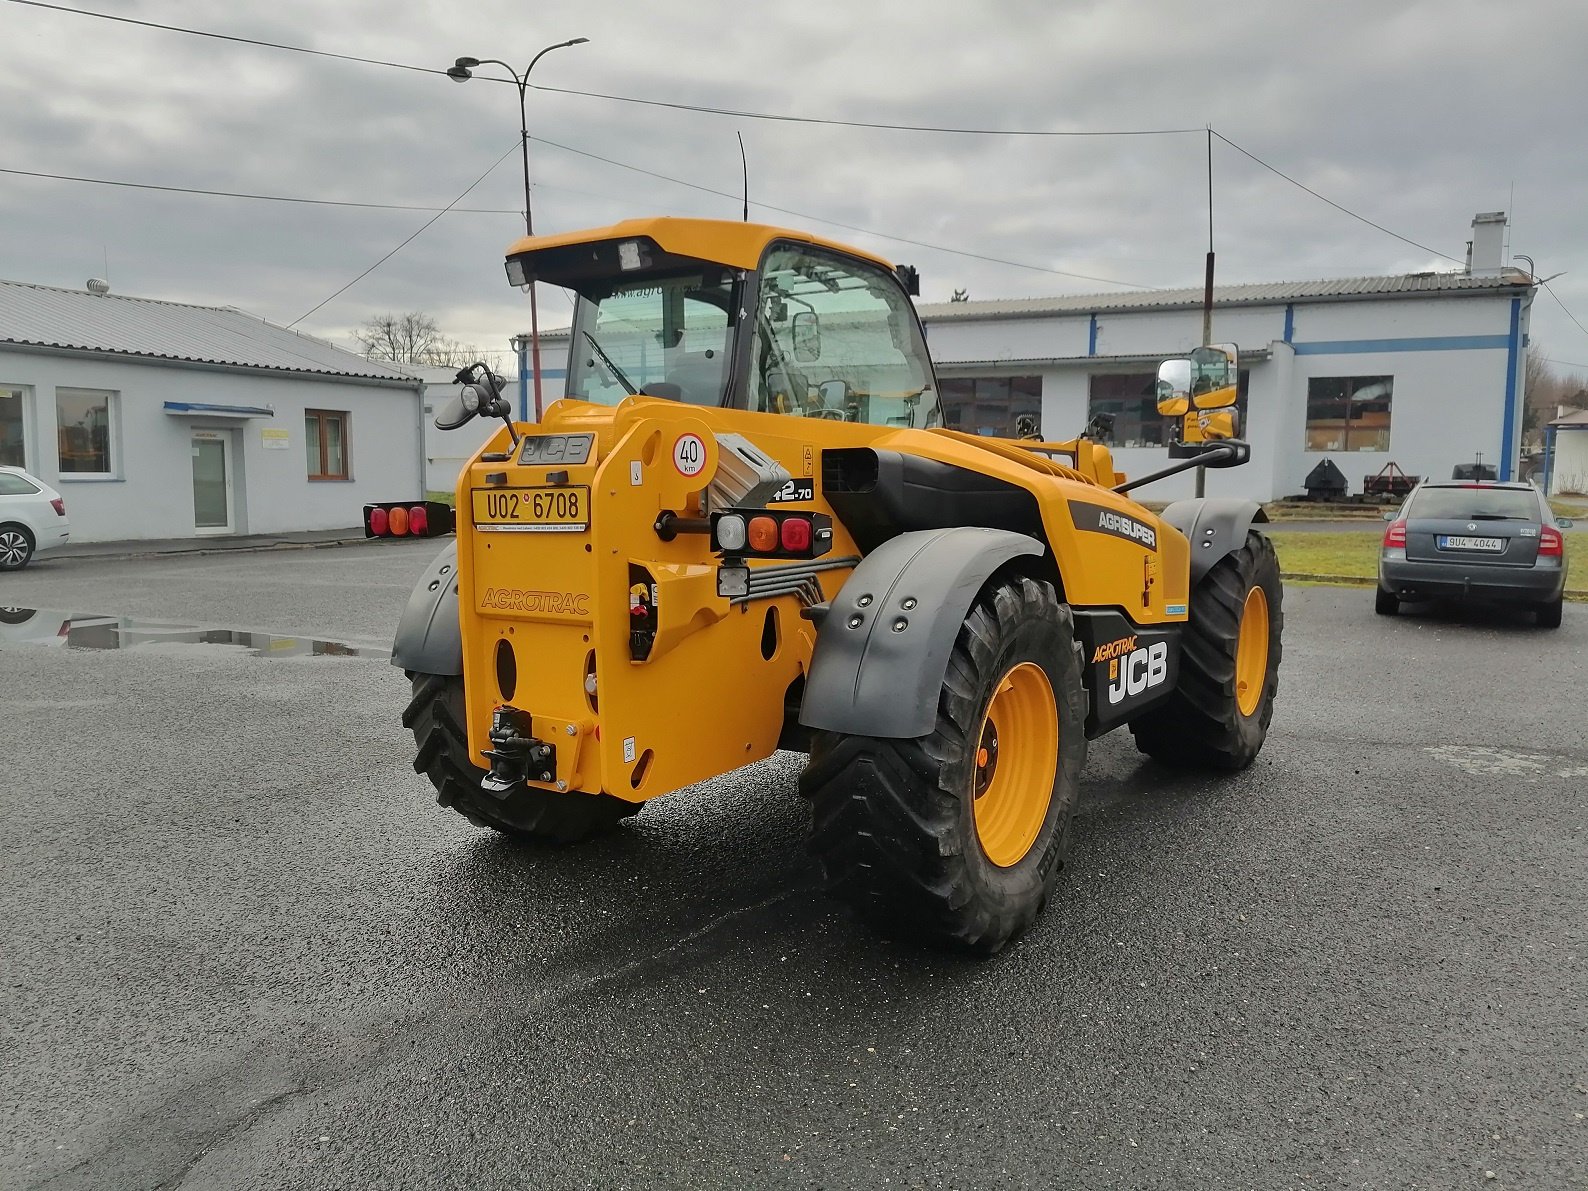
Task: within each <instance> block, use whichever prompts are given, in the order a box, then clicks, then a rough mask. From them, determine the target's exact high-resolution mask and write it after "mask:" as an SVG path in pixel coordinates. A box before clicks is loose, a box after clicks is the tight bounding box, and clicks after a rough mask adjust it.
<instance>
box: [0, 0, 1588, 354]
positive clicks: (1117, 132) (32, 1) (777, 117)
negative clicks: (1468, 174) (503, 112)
mask: <svg viewBox="0 0 1588 1191" xmlns="http://www.w3.org/2000/svg"><path fill="white" fill-rule="evenodd" d="M10 3H13V4H23V5H27V6H28V7H32V8H42V9H49V10H52V11H55V12H64V13H70V14H73V15H76V16H86V17H96V18H98V19H100V20H107V21H115V22H118V23H121V24H128V25H139V26H143V27H146V28H151V29H161V30H164V31H167V32H172V33H182V34H186V35H189V36H194V37H207V38H212V39H214V40H218V41H229V42H233V43H236V44H240V45H252V46H258V47H262V48H266V49H274V50H286V51H290V52H293V53H301V54H311V55H314V56H316V57H322V58H334V59H338V60H340V61H344V62H359V63H364V64H366V65H371V66H386V67H391V68H393V69H398V70H407V71H413V72H416V73H421V74H436V75H440V74H445V73H446V72H445V71H444V70H438V69H435V68H432V67H426V66H415V65H413V64H410V63H404V62H391V61H388V60H385V59H379V58H363V57H359V56H357V55H353V54H338V53H333V52H331V51H328V50H315V49H310V48H308V47H305V46H295V45H288V44H286V43H283V42H272V41H263V40H260V39H257V38H249V37H239V36H235V35H232V34H226V33H214V32H210V31H207V30H201V29H189V28H186V27H183V26H180V25H168V24H163V23H161V22H158V21H143V20H136V19H134V18H131V17H122V16H114V15H111V14H108V13H101V12H94V11H92V10H89V9H81V8H72V7H69V6H67V5H62V4H51V3H47V2H46V0H10ZM477 77H479V78H482V79H484V80H485V81H487V82H495V83H506V82H508V80H506V79H499V78H494V77H492V76H490V75H480V76H477ZM533 89H534V90H537V91H546V92H551V93H556V94H562V95H576V96H580V97H584V98H591V99H605V100H609V101H613V102H619V103H633V104H641V105H645V106H650V107H661V108H669V109H672V110H677V111H693V112H701V113H705V114H708V115H719V116H731V117H734V118H737V119H750V120H767V121H774V122H782V123H802V124H816V125H829V126H835V127H846V128H869V129H877V130H887V131H900V132H934V133H948V134H953V135H963V136H1019V137H1101V136H1174V135H1183V134H1189V133H1198V134H1203V135H1207V134H1211V135H1212V136H1216V137H1218V139H1219V140H1221V141H1223V142H1224V143H1225V144H1226V145H1229V146H1230V148H1232V149H1234V150H1235V151H1236V152H1238V153H1240V154H1242V155H1243V156H1245V157H1248V158H1250V159H1251V160H1252V161H1254V162H1256V163H1257V164H1258V165H1260V166H1262V167H1263V168H1264V169H1266V170H1268V171H1270V172H1271V173H1273V174H1275V175H1277V176H1278V177H1280V178H1283V179H1284V180H1285V181H1286V182H1289V183H1290V184H1291V185H1292V186H1295V187H1297V188H1299V189H1301V190H1304V191H1306V192H1307V193H1308V194H1310V195H1312V196H1313V197H1314V198H1316V199H1318V200H1319V201H1320V202H1323V203H1326V204H1328V205H1329V206H1331V207H1333V208H1334V209H1335V210H1337V211H1339V212H1340V213H1341V214H1343V215H1348V216H1350V217H1351V218H1352V219H1355V220H1358V221H1359V222H1361V223H1364V224H1366V225H1367V226H1368V227H1371V228H1373V229H1374V230H1376V231H1380V232H1383V233H1384V234H1385V235H1387V236H1391V237H1393V238H1394V239H1397V240H1399V241H1401V242H1402V243H1404V244H1409V245H1411V246H1412V247H1413V248H1416V249H1419V250H1420V251H1422V252H1427V253H1430V254H1432V255H1434V256H1438V257H1442V258H1443V259H1445V260H1448V261H1452V262H1454V263H1455V264H1463V263H1464V262H1463V261H1462V260H1461V259H1459V258H1457V257H1453V256H1450V255H1449V254H1448V253H1444V252H1440V251H1439V250H1438V249H1435V248H1429V247H1428V246H1427V245H1425V244H1419V243H1418V242H1417V241H1416V240H1412V239H1410V238H1409V237H1406V236H1403V235H1401V234H1400V233H1398V232H1394V231H1391V230H1390V229H1389V228H1387V227H1385V226H1383V225H1382V224H1380V223H1375V222H1374V221H1373V220H1371V219H1368V218H1367V217H1366V216H1363V215H1359V214H1357V213H1356V212H1355V211H1352V210H1351V209H1350V208H1348V207H1345V206H1342V205H1341V204H1340V203H1337V202H1335V201H1334V200H1333V199H1330V198H1326V197H1325V196H1324V195H1322V194H1319V193H1318V192H1317V191H1316V190H1313V189H1312V188H1311V187H1310V186H1307V185H1305V184H1304V183H1302V182H1300V181H1298V180H1297V179H1295V178H1292V177H1291V176H1290V175H1289V174H1287V173H1285V172H1284V171H1283V170H1281V169H1279V168H1278V167H1276V166H1273V165H1270V164H1269V163H1268V162H1266V161H1264V160H1263V159H1262V158H1260V157H1258V156H1257V155H1256V154H1255V153H1252V152H1251V151H1250V150H1248V149H1245V148H1243V147H1242V146H1240V145H1238V144H1236V143H1235V142H1234V141H1232V140H1231V139H1230V138H1229V137H1227V136H1225V135H1224V134H1222V133H1220V132H1217V131H1215V130H1214V129H1213V128H1212V127H1211V126H1209V127H1206V128H1155V129H1114V130H1075V129H994V128H962V127H951V126H940V125H919V124H892V123H883V122H873V121H860V120H839V119H830V118H823V117H817V116H794V115H788V114H783V113H772V112H753V111H745V110H738V109H732V108H720V107H712V106H709V105H703V104H687V103H679V102H672V101H666V100H654V99H641V98H638V97H635V96H625V95H611V94H607V93H604V92H596V91H579V90H574V89H571V88H561V87H542V86H540V85H538V84H537V85H534V88H533ZM545 143H547V144H554V142H549V141H548V142H545ZM555 147H557V148H563V149H567V148H568V147H567V146H562V145H556V146H555ZM568 151H570V152H575V153H578V152H580V151H579V150H573V149H568ZM584 155H585V156H589V157H593V158H595V159H596V160H607V159H605V158H599V157H596V155H595V154H584ZM609 164H612V165H617V166H619V167H620V168H623V169H636V170H638V172H640V173H651V172H650V171H647V170H639V169H638V167H634V166H629V165H626V164H624V163H622V162H617V161H611V162H609ZM11 172H20V171H11ZM651 176H652V177H657V178H662V179H664V180H666V181H670V182H677V183H678V184H680V185H683V186H689V187H692V188H693V189H698V190H702V191H705V192H707V193H710V194H719V195H723V196H724V197H728V198H737V197H738V196H736V195H725V194H724V192H721V191H716V190H712V189H711V188H709V187H703V186H695V185H694V184H693V183H689V182H683V181H682V180H680V179H676V178H668V177H666V176H665V175H661V174H651ZM249 197H265V196H249ZM757 205H759V206H762V207H765V208H766V209H767V210H772V211H780V212H782V213H785V214H793V215H800V217H801V218H816V217H815V216H808V215H801V213H800V212H797V211H792V210H789V209H787V208H780V207H775V206H771V205H769V204H765V203H762V204H757ZM371 206H374V204H371ZM820 222H823V223H829V224H831V225H832V226H835V227H844V228H848V229H849V230H851V231H860V232H864V233H865V234H867V235H876V236H882V237H883V238H885V239H889V240H895V241H897V242H899V243H905V244H912V245H915V246H917V247H923V248H929V249H933V250H935V251H940V252H948V253H952V254H954V255H958V256H966V257H970V258H972V259H977V260H985V261H989V262H991V263H994V264H1002V265H1009V266H1012V267H1014V268H1022V269H1034V270H1037V271H1040V272H1047V273H1055V274H1058V275H1059V276H1065V277H1077V278H1080V279H1082V280H1086V281H1099V282H1103V283H1105V284H1110V285H1126V286H1132V287H1133V288H1139V289H1148V288H1151V287H1149V286H1137V285H1135V283H1133V282H1122V281H1113V280H1111V279H1109V278H1102V277H1092V276H1088V275H1087V274H1082V273H1068V272H1065V271H1064V270H1060V269H1046V268H1043V267H1042V266H1037V265H1026V264H1022V263H1020V262H1017V261H1005V260H1001V259H999V258H997V257H988V256H982V255H980V254H978V253H970V252H960V251H959V250H957V249H952V248H943V247H942V246H941V245H935V244H928V243H925V242H924V241H917V240H909V239H905V238H903V237H899V236H886V235H884V233H880V232H872V231H869V230H868V229H865V228H858V227H854V226H853V225H850V224H844V223H839V222H837V221H835V220H820ZM1546 288H1547V287H1546ZM1551 296H1552V297H1555V295H1554V292H1553V291H1551ZM1555 300H1556V301H1557V302H1559V301H1560V299H1559V298H1558V297H1556V298H1555ZM1561 308H1562V309H1563V310H1564V309H1565V305H1564V303H1562V306H1561ZM1566 313H1567V316H1568V317H1569V318H1571V320H1572V321H1573V322H1574V323H1576V324H1577V326H1578V328H1579V329H1582V330H1584V333H1585V334H1588V328H1583V325H1582V323H1580V322H1578V321H1577V319H1576V317H1575V316H1574V315H1572V314H1571V311H1569V310H1567V311H1566Z"/></svg>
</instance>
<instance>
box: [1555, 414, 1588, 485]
mask: <svg viewBox="0 0 1588 1191" xmlns="http://www.w3.org/2000/svg"><path fill="white" fill-rule="evenodd" d="M1544 434H1545V438H1544V442H1545V449H1544V471H1545V474H1546V477H1547V479H1546V483H1547V485H1548V492H1549V494H1550V495H1551V496H1558V495H1560V494H1561V493H1564V492H1572V493H1584V492H1588V410H1579V411H1577V412H1576V413H1566V412H1565V411H1562V412H1561V415H1560V417H1558V418H1556V419H1555V420H1554V421H1553V422H1551V423H1550V424H1549V425H1548V426H1547V427H1546V428H1545V431H1544Z"/></svg>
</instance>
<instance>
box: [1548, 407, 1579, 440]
mask: <svg viewBox="0 0 1588 1191" xmlns="http://www.w3.org/2000/svg"><path fill="white" fill-rule="evenodd" d="M1550 425H1551V426H1566V427H1569V428H1571V429H1573V430H1575V429H1576V428H1577V427H1579V426H1583V427H1588V409H1579V410H1574V411H1573V412H1571V413H1569V414H1563V415H1561V416H1560V417H1558V418H1556V419H1555V420H1554V421H1553V422H1551V423H1550ZM1574 441H1575V440H1574Z"/></svg>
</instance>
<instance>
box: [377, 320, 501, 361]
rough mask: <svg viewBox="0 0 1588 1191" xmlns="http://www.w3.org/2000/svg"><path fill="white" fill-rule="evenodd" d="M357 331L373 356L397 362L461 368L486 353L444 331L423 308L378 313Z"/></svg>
mask: <svg viewBox="0 0 1588 1191" xmlns="http://www.w3.org/2000/svg"><path fill="white" fill-rule="evenodd" d="M354 334H355V335H356V336H357V338H358V342H359V345H360V346H361V347H363V349H364V354H365V355H366V356H368V357H369V358H370V359H371V360H389V361H391V362H392V363H393V364H437V365H441V366H442V367H446V368H461V367H463V366H464V365H465V364H472V363H474V362H475V361H476V360H479V359H480V358H481V355H482V353H481V352H480V349H479V348H477V347H475V346H474V344H472V343H461V342H459V341H458V340H456V339H453V338H452V337H451V336H449V335H443V334H442V333H441V328H440V327H439V326H438V325H437V323H436V320H435V319H434V318H432V317H431V316H430V315H428V314H426V313H425V312H424V311H422V310H410V311H409V312H408V313H407V314H381V315H377V316H376V317H374V318H372V319H370V320H369V322H367V323H365V324H364V325H363V326H362V327H360V328H359V329H358V330H357V331H355V332H354ZM493 354H495V353H493Z"/></svg>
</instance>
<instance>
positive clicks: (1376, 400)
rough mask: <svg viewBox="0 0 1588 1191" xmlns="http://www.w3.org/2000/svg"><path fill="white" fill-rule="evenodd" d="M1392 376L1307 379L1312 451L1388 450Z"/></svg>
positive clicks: (1308, 448) (1308, 438) (1309, 444)
mask: <svg viewBox="0 0 1588 1191" xmlns="http://www.w3.org/2000/svg"><path fill="white" fill-rule="evenodd" d="M1394 388H1395V378H1394V377H1393V376H1314V377H1309V378H1308V380H1307V447H1306V449H1307V450H1309V451H1387V450H1389V437H1390V398H1391V397H1392V395H1393V393H1394Z"/></svg>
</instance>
